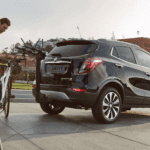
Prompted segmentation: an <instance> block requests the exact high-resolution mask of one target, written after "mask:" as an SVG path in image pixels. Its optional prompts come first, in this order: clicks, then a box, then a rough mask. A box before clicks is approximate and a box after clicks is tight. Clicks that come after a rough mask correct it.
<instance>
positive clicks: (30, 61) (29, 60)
mask: <svg viewBox="0 0 150 150" xmlns="http://www.w3.org/2000/svg"><path fill="white" fill-rule="evenodd" d="M6 56H7V57H10V58H14V57H16V59H24V57H23V56H22V54H15V55H11V54H0V58H5V57H6ZM26 59H27V60H26V66H25V61H24V60H23V61H22V62H21V63H20V66H21V67H22V70H23V71H28V70H29V71H31V72H35V70H36V60H34V59H35V58H34V57H29V56H28V55H26ZM33 60H34V61H33Z"/></svg>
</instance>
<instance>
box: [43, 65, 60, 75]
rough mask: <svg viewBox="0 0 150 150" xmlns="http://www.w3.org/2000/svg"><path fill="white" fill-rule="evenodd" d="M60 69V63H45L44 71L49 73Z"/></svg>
mask: <svg viewBox="0 0 150 150" xmlns="http://www.w3.org/2000/svg"><path fill="white" fill-rule="evenodd" d="M61 71H62V66H61V65H49V64H47V65H46V72H50V73H57V72H58V73H59V72H61Z"/></svg>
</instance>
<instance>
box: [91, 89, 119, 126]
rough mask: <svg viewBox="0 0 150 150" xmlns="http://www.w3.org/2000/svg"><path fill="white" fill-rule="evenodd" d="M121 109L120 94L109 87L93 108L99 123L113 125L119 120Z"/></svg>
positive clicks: (94, 115)
mask: <svg viewBox="0 0 150 150" xmlns="http://www.w3.org/2000/svg"><path fill="white" fill-rule="evenodd" d="M106 98H107V99H106ZM121 109H122V100H121V96H120V94H119V92H118V91H117V90H116V89H115V88H113V87H107V88H105V89H104V90H103V92H102V93H101V94H100V96H99V98H98V100H97V102H96V103H95V105H94V106H93V107H92V114H93V117H94V118H95V120H96V121H97V122H98V123H106V124H111V123H113V122H115V121H116V120H117V119H118V117H119V115H120V112H121Z"/></svg>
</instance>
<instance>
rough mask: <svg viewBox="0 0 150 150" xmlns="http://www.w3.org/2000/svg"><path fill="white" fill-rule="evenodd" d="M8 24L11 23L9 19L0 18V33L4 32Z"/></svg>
mask: <svg viewBox="0 0 150 150" xmlns="http://www.w3.org/2000/svg"><path fill="white" fill-rule="evenodd" d="M10 25H11V24H10V20H9V19H7V18H2V19H0V34H2V33H3V32H5V31H6V30H7V29H8V27H9V26H10Z"/></svg>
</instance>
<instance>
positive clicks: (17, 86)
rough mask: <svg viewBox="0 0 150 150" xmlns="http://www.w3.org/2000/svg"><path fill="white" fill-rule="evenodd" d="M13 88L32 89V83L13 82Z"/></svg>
mask: <svg viewBox="0 0 150 150" xmlns="http://www.w3.org/2000/svg"><path fill="white" fill-rule="evenodd" d="M12 89H23V90H32V84H21V83H12Z"/></svg>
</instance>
